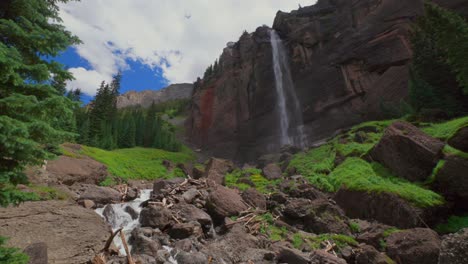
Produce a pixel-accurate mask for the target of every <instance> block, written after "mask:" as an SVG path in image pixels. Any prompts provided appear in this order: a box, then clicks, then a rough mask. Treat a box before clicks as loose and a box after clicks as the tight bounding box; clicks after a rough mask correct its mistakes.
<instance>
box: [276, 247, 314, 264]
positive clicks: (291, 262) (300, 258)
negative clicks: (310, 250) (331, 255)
mask: <svg viewBox="0 0 468 264" xmlns="http://www.w3.org/2000/svg"><path fill="white" fill-rule="evenodd" d="M277 258H278V262H279V263H287V264H309V258H308V256H307V255H306V254H304V253H302V252H301V251H299V250H297V249H293V248H287V247H282V248H281V250H280V252H279V254H278V257H277Z"/></svg>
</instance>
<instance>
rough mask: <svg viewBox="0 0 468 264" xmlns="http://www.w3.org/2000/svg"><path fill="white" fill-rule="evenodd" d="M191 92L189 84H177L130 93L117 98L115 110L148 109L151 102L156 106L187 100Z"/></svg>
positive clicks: (191, 87) (191, 88)
mask: <svg viewBox="0 0 468 264" xmlns="http://www.w3.org/2000/svg"><path fill="white" fill-rule="evenodd" d="M192 90H193V85H192V84H191V83H179V84H171V85H169V86H168V87H166V88H164V89H161V90H158V91H153V90H147V91H142V92H135V91H130V92H127V93H124V94H122V95H120V96H119V97H117V108H124V107H129V106H142V107H149V106H150V105H151V104H152V103H153V102H154V103H156V104H158V103H164V102H167V101H171V100H176V99H188V98H190V96H191V95H192Z"/></svg>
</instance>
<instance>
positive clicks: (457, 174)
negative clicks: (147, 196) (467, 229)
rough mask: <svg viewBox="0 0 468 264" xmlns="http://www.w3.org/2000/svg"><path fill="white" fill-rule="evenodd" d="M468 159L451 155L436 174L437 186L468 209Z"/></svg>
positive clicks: (457, 205)
mask: <svg viewBox="0 0 468 264" xmlns="http://www.w3.org/2000/svg"><path fill="white" fill-rule="evenodd" d="M467 175H468V159H465V158H462V157H459V156H456V155H449V156H447V157H446V158H445V163H444V165H443V167H442V168H441V169H440V170H439V172H438V173H437V175H436V180H435V188H436V189H437V190H438V191H439V192H440V193H442V194H444V196H445V197H446V198H447V200H449V201H451V202H453V203H454V204H455V206H456V207H457V208H459V209H462V210H467V209H468V191H467V190H468V176H467Z"/></svg>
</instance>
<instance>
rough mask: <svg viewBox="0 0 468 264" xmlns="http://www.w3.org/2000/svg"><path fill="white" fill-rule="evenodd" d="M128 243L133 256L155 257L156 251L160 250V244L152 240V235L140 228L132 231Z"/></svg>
mask: <svg viewBox="0 0 468 264" xmlns="http://www.w3.org/2000/svg"><path fill="white" fill-rule="evenodd" d="M129 242H130V243H131V245H132V253H133V254H144V255H149V256H156V255H157V253H158V250H160V249H162V245H161V243H160V242H159V241H158V240H157V239H153V238H152V233H151V232H150V231H149V230H145V229H142V228H135V229H134V230H133V231H132V233H131V236H130V238H129Z"/></svg>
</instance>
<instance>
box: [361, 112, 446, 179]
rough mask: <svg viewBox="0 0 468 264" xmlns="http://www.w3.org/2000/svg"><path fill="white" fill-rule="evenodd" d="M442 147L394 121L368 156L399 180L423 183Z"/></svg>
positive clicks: (436, 140) (415, 128) (424, 135)
mask: <svg viewBox="0 0 468 264" xmlns="http://www.w3.org/2000/svg"><path fill="white" fill-rule="evenodd" d="M444 145H445V144H444V143H443V142H442V141H440V140H438V139H435V138H433V137H430V136H428V135H426V134H424V133H423V132H422V131H421V130H419V129H418V128H417V127H415V126H413V125H412V124H410V123H406V122H400V121H397V122H395V123H393V124H392V125H390V126H389V127H388V128H387V129H386V130H385V133H384V135H383V137H382V139H380V141H379V143H378V144H377V145H376V146H375V147H374V149H372V151H371V153H370V156H371V158H372V160H375V161H378V162H380V163H382V164H383V165H385V166H386V167H388V168H389V169H391V170H392V171H393V172H394V173H395V174H396V175H397V176H399V177H402V178H405V179H408V180H410V181H420V182H423V181H425V180H426V179H427V178H428V177H429V176H430V175H431V173H432V170H433V168H434V167H435V166H436V165H437V162H438V161H439V159H440V158H441V157H442V149H443V147H444Z"/></svg>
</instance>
